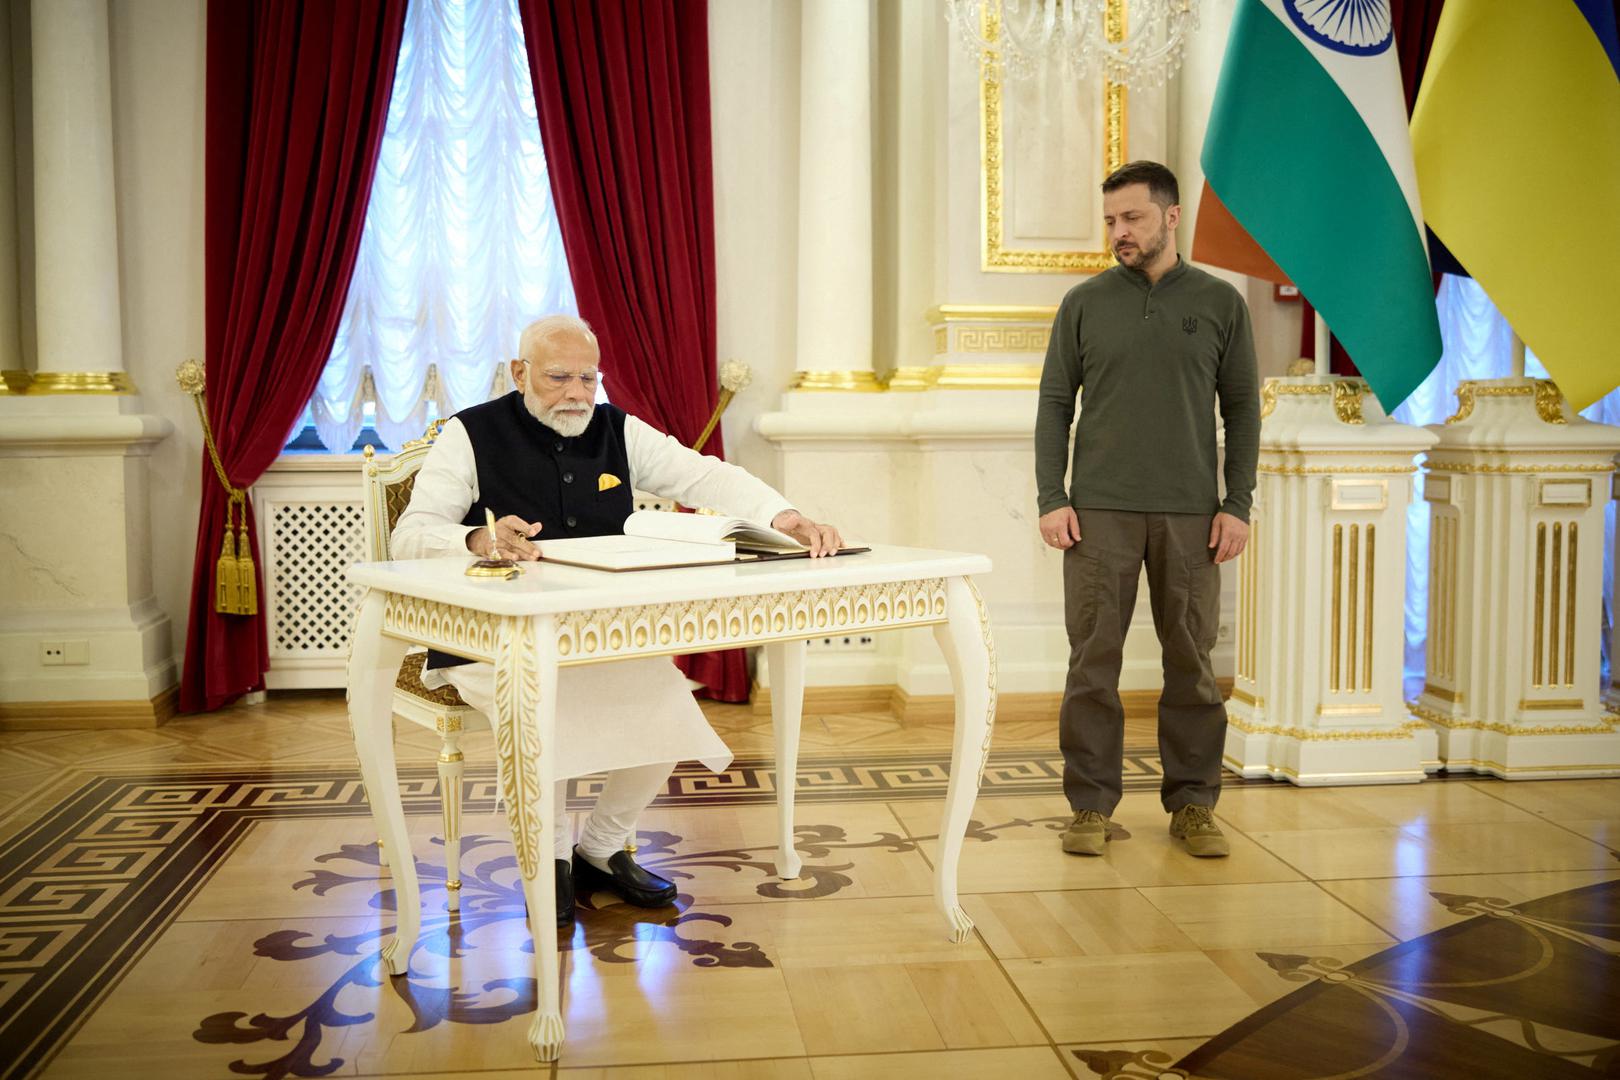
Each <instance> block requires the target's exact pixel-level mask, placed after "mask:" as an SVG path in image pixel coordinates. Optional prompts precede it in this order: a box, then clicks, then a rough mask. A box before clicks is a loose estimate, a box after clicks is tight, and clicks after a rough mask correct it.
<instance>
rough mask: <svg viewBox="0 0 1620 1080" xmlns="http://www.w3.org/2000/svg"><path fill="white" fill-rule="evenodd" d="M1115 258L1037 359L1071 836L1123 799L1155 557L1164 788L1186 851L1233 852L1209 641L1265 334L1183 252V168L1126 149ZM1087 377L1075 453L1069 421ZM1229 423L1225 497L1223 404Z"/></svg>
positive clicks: (1069, 299) (1069, 301)
mask: <svg viewBox="0 0 1620 1080" xmlns="http://www.w3.org/2000/svg"><path fill="white" fill-rule="evenodd" d="M1102 190H1103V220H1104V222H1105V223H1106V225H1107V227H1108V243H1109V246H1110V248H1112V250H1113V252H1114V256H1115V258H1117V259H1118V260H1119V265H1118V266H1115V267H1113V268H1111V269H1109V270H1106V271H1104V272H1103V273H1101V274H1098V275H1097V276H1096V277H1094V278H1092V279H1091V280H1089V281H1087V282H1085V283H1083V284H1081V285H1077V286H1075V287H1074V288H1073V289H1070V290H1069V293H1068V295H1067V296H1065V297H1064V298H1063V303H1062V305H1061V306H1059V308H1058V313H1057V320H1056V321H1055V322H1054V323H1053V325H1052V339H1051V343H1050V344H1049V345H1048V346H1047V350H1046V365H1045V368H1044V370H1043V371H1042V373H1041V393H1040V406H1039V411H1038V413H1037V414H1036V420H1035V481H1036V488H1037V491H1038V495H1039V499H1040V512H1041V518H1040V530H1041V538H1042V539H1043V540H1044V541H1045V542H1046V543H1047V544H1049V545H1051V546H1052V547H1054V548H1058V549H1059V550H1061V551H1062V552H1063V553H1064V554H1063V589H1064V614H1065V622H1066V624H1067V628H1068V633H1069V673H1068V680H1067V682H1066V684H1065V686H1064V690H1063V705H1062V708H1061V711H1060V713H1059V728H1060V740H1059V741H1060V743H1061V745H1062V748H1063V790H1064V794H1065V795H1067V796H1068V799H1069V807H1070V809H1071V810H1073V811H1074V819H1073V820H1072V821H1071V822H1070V823H1069V826H1068V828H1067V829H1065V830H1064V833H1063V850H1064V851H1066V852H1069V853H1070V854H1074V855H1101V854H1102V853H1103V849H1104V844H1105V843H1106V841H1107V838H1108V816H1109V815H1110V814H1112V813H1113V811H1114V807H1115V806H1116V805H1118V803H1119V799H1120V792H1121V773H1122V770H1123V766H1124V738H1125V712H1124V709H1123V707H1122V706H1121V705H1120V700H1119V671H1120V663H1121V661H1122V659H1123V655H1124V643H1125V631H1126V630H1127V629H1128V628H1129V626H1130V622H1131V613H1132V611H1133V610H1134V609H1135V607H1136V583H1137V579H1138V577H1139V576H1140V574H1141V570H1142V566H1143V564H1144V563H1145V564H1146V566H1147V578H1148V591H1149V596H1150V599H1151V601H1152V607H1153V626H1154V629H1155V630H1157V631H1158V635H1159V644H1160V646H1161V647H1162V649H1163V652H1164V691H1163V693H1162V694H1161V695H1160V697H1159V751H1160V756H1161V757H1162V759H1163V762H1164V781H1163V783H1162V785H1161V787H1160V800H1161V801H1162V802H1163V804H1164V808H1165V810H1166V811H1168V812H1169V813H1170V814H1171V819H1170V834H1171V835H1172V836H1174V837H1176V838H1177V839H1178V840H1180V841H1182V842H1183V843H1184V844H1185V845H1186V848H1187V850H1188V852H1189V853H1191V854H1193V855H1199V856H1221V855H1225V854H1227V853H1228V851H1229V847H1228V845H1227V842H1226V837H1225V836H1224V835H1223V834H1222V833H1221V830H1220V827H1219V826H1218V825H1216V824H1215V818H1214V815H1213V814H1212V813H1211V809H1212V808H1213V807H1214V805H1215V800H1216V799H1217V798H1218V797H1219V796H1220V790H1221V753H1222V750H1223V747H1224V744H1225V740H1226V710H1225V708H1224V707H1223V706H1222V704H1221V693H1220V690H1219V688H1218V687H1217V686H1216V684H1215V672H1214V670H1213V669H1212V668H1211V666H1210V659H1209V654H1210V650H1211V649H1212V648H1213V647H1214V645H1215V636H1216V631H1217V628H1218V626H1219V624H1220V591H1221V590H1220V571H1219V570H1218V569H1217V564H1219V563H1223V562H1226V561H1227V560H1229V559H1233V558H1236V557H1237V555H1238V554H1239V553H1240V552H1242V551H1243V548H1244V546H1245V545H1246V544H1247V543H1248V540H1249V525H1248V521H1249V505H1250V503H1251V501H1252V499H1253V494H1254V473H1255V464H1256V460H1257V458H1258V456H1259V449H1260V402H1259V400H1258V397H1257V391H1256V374H1255V362H1254V337H1253V334H1252V332H1251V330H1250V327H1249V311H1248V308H1247V307H1246V306H1245V305H1244V303H1243V298H1242V297H1241V296H1239V295H1238V293H1237V290H1236V289H1234V288H1232V286H1230V285H1228V284H1227V283H1226V282H1224V281H1221V280H1220V279H1219V278H1216V277H1213V276H1211V275H1209V274H1206V273H1204V272H1203V271H1202V270H1198V269H1195V268H1194V267H1191V266H1188V265H1187V264H1186V263H1185V262H1183V261H1182V260H1181V257H1180V256H1179V255H1177V254H1176V237H1175V228H1176V223H1177V222H1178V221H1179V220H1180V218H1181V207H1180V206H1179V205H1178V203H1179V202H1180V195H1179V192H1178V190H1177V185H1176V178H1175V175H1174V174H1173V173H1172V172H1171V171H1170V170H1169V169H1167V168H1165V167H1164V166H1163V165H1160V164H1158V163H1157V162H1151V161H1133V162H1131V163H1129V164H1127V165H1125V166H1122V167H1121V168H1119V169H1118V170H1116V171H1115V172H1114V173H1113V174H1111V175H1110V176H1109V177H1108V178H1107V179H1106V180H1104V181H1103V184H1102ZM1082 391H1083V394H1084V397H1083V407H1082V408H1081V409H1080V423H1079V425H1078V426H1077V428H1076V430H1075V436H1074V454H1073V459H1072V468H1070V471H1069V486H1068V488H1067V490H1065V488H1064V483H1063V481H1064V471H1065V468H1068V467H1069V466H1070V465H1071V459H1070V454H1069V426H1070V424H1071V422H1072V421H1073V420H1074V410H1075V401H1076V398H1077V396H1079V395H1081V394H1082ZM1217 404H1218V405H1219V408H1220V415H1221V420H1222V422H1223V423H1224V424H1225V428H1226V469H1225V472H1226V496H1225V498H1224V499H1223V498H1221V496H1220V488H1219V485H1218V482H1217V477H1216V468H1217V454H1216V446H1215V410H1216V406H1217Z"/></svg>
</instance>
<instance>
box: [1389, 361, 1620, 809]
mask: <svg viewBox="0 0 1620 1080" xmlns="http://www.w3.org/2000/svg"><path fill="white" fill-rule="evenodd" d="M1457 397H1458V409H1457V413H1456V415H1454V416H1453V417H1452V418H1451V419H1450V420H1447V421H1446V423H1444V424H1437V425H1434V426H1433V427H1432V428H1431V429H1430V430H1432V431H1434V432H1436V433H1437V435H1438V437H1439V440H1440V441H1439V445H1437V446H1436V447H1435V448H1434V450H1432V451H1431V452H1430V454H1429V458H1428V462H1427V464H1426V466H1425V469H1426V472H1427V477H1426V479H1425V481H1424V497H1425V498H1426V499H1427V500H1428V502H1429V506H1430V521H1431V522H1432V525H1431V527H1430V533H1429V544H1430V557H1429V581H1430V585H1429V633H1428V636H1429V649H1428V664H1427V671H1426V673H1425V687H1424V690H1423V693H1422V694H1421V695H1420V697H1419V699H1418V702H1417V704H1416V706H1415V707H1414V711H1415V712H1416V713H1417V715H1418V716H1419V717H1421V718H1422V719H1424V720H1426V721H1428V722H1429V723H1430V724H1432V725H1433V726H1434V728H1435V730H1436V732H1437V734H1438V738H1439V754H1440V758H1441V760H1442V761H1444V763H1445V765H1446V768H1447V769H1450V770H1465V771H1473V772H1483V773H1489V774H1491V775H1493V776H1501V777H1506V778H1509V779H1523V778H1527V777H1528V778H1540V777H1554V776H1613V775H1620V724H1617V723H1616V720H1617V718H1616V716H1615V715H1614V714H1612V713H1609V712H1606V711H1605V709H1604V708H1603V704H1602V702H1601V694H1602V691H1603V688H1602V687H1601V686H1600V685H1599V681H1600V676H1599V665H1600V648H1601V636H1600V625H1601V624H1600V613H1599V610H1598V607H1599V604H1600V602H1601V600H1602V596H1603V577H1602V574H1603V531H1604V529H1603V525H1604V513H1605V505H1604V504H1605V502H1606V500H1607V499H1608V497H1609V495H1610V491H1611V488H1610V485H1611V483H1612V479H1613V475H1614V469H1615V460H1614V456H1615V451H1616V450H1617V449H1620V428H1616V427H1610V426H1608V425H1605V424H1593V423H1590V422H1588V421H1586V420H1583V419H1581V418H1580V417H1579V416H1577V415H1575V414H1574V413H1573V412H1571V411H1570V408H1569V405H1568V404H1567V403H1566V402H1565V401H1564V399H1563V398H1562V396H1561V395H1560V394H1559V393H1558V388H1557V387H1556V386H1555V385H1554V384H1553V383H1551V382H1549V381H1547V380H1543V379H1525V378H1510V379H1490V380H1481V381H1469V382H1464V383H1463V384H1462V385H1461V386H1460V387H1459V388H1458V391H1457Z"/></svg>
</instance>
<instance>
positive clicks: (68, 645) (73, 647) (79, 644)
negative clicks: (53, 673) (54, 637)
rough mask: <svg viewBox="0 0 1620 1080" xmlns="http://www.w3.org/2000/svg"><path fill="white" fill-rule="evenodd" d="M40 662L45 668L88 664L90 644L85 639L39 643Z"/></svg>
mask: <svg viewBox="0 0 1620 1080" xmlns="http://www.w3.org/2000/svg"><path fill="white" fill-rule="evenodd" d="M39 662H40V663H41V664H43V665H44V666H45V667H65V666H77V665H82V664H88V663H89V662H90V643H89V642H88V641H86V640H85V639H83V638H78V639H76V640H72V641H42V642H40V643H39Z"/></svg>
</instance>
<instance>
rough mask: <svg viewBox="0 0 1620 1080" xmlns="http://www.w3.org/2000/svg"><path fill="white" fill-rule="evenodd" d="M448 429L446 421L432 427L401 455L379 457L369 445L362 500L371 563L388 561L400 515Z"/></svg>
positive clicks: (362, 472)
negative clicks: (441, 434) (419, 472)
mask: <svg viewBox="0 0 1620 1080" xmlns="http://www.w3.org/2000/svg"><path fill="white" fill-rule="evenodd" d="M443 428H444V421H443V420H435V421H433V423H431V424H429V425H428V429H427V433H426V434H424V435H423V436H422V437H421V438H420V439H412V440H411V441H410V442H408V443H406V444H405V445H404V446H402V447H400V448H399V453H397V454H394V455H393V456H391V457H388V458H379V457H378V456H377V452H376V451H375V450H373V449H372V448H371V446H369V445H368V446H367V447H366V448H365V463H364V465H362V467H361V470H360V473H361V477H362V480H361V483H362V484H363V485H364V489H363V491H364V494H363V497H362V498H361V500H360V504H361V520H362V522H363V524H364V536H365V541H364V543H365V555H366V559H367V560H368V561H370V562H383V561H385V560H387V559H388V557H389V555H388V538H389V537H390V536H391V535H392V534H393V532H394V526H395V525H396V524H397V523H398V522H399V516H400V515H401V514H403V513H404V512H405V508H406V507H407V506H409V505H410V504H411V489H412V488H414V487H415V486H416V473H417V470H418V469H420V468H421V467H422V463H423V462H424V461H426V460H427V455H428V451H429V450H431V449H433V440H435V439H437V438H438V437H439V432H440V431H441V430H442V429H443Z"/></svg>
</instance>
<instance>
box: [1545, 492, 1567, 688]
mask: <svg viewBox="0 0 1620 1080" xmlns="http://www.w3.org/2000/svg"><path fill="white" fill-rule="evenodd" d="M1563 565H1564V523H1563V522H1562V521H1555V522H1554V523H1553V528H1552V573H1551V574H1549V575H1548V579H1547V584H1548V589H1547V598H1548V601H1549V603H1548V607H1549V612H1548V618H1547V685H1548V686H1556V685H1558V657H1559V652H1560V650H1561V649H1563V648H1564V647H1565V644H1566V643H1565V642H1564V640H1563V634H1562V631H1563V627H1562V626H1561V625H1560V620H1559V618H1558V616H1559V613H1560V611H1561V610H1562V603H1561V602H1562V600H1563V599H1564V595H1563V593H1562V592H1560V591H1559V589H1558V579H1559V578H1561V577H1562V576H1563V574H1562V573H1561V572H1560V571H1561V570H1562V569H1563Z"/></svg>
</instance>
